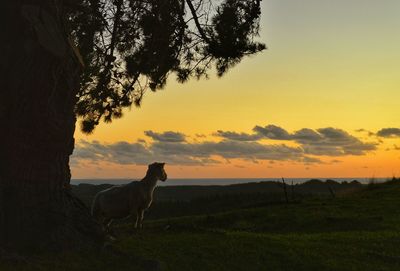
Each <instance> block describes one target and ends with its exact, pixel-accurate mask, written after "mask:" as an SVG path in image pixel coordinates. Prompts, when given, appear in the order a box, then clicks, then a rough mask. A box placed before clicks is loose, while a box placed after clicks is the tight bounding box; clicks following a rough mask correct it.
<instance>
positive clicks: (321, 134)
mask: <svg viewBox="0 0 400 271" xmlns="http://www.w3.org/2000/svg"><path fill="white" fill-rule="evenodd" d="M253 131H254V132H255V133H254V134H247V133H237V132H230V131H228V132H224V131H221V130H219V131H218V132H217V133H216V134H217V135H218V136H220V137H223V138H226V139H229V140H234V141H258V140H260V139H271V140H285V141H292V142H293V143H296V144H298V145H299V147H301V148H302V149H303V150H304V153H305V154H310V155H325V156H343V155H364V154H365V153H366V152H369V151H373V150H376V146H377V145H378V144H377V143H371V142H363V141H361V140H360V139H358V138H356V137H355V136H352V135H350V134H349V133H348V132H346V131H344V130H342V129H338V128H333V127H327V128H320V129H317V130H313V129H310V128H303V129H300V130H298V131H295V132H294V133H289V132H288V131H286V130H285V129H283V128H281V127H279V126H276V125H267V126H264V127H261V126H255V127H254V128H253Z"/></svg>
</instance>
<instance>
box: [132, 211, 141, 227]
mask: <svg viewBox="0 0 400 271" xmlns="http://www.w3.org/2000/svg"><path fill="white" fill-rule="evenodd" d="M135 215H136V220H135V224H134V225H133V227H134V228H135V229H137V228H138V226H139V223H140V222H139V212H136V214H135Z"/></svg>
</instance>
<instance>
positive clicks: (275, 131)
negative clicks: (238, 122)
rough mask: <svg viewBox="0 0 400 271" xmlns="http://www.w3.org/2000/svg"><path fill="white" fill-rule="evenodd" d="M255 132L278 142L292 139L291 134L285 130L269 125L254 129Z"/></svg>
mask: <svg viewBox="0 0 400 271" xmlns="http://www.w3.org/2000/svg"><path fill="white" fill-rule="evenodd" d="M253 131H254V132H256V133H257V134H259V135H262V136H264V137H265V138H269V139H276V140H288V139H290V134H289V133H288V132H287V131H286V130H285V129H283V128H281V127H279V126H276V125H267V126H265V127H261V126H258V125H257V126H256V127H254V128H253Z"/></svg>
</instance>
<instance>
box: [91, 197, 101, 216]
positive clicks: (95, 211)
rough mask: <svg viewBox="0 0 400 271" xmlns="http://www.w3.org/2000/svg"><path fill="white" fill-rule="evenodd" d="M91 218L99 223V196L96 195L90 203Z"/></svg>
mask: <svg viewBox="0 0 400 271" xmlns="http://www.w3.org/2000/svg"><path fill="white" fill-rule="evenodd" d="M92 216H93V217H94V219H96V220H97V221H99V219H100V206H99V194H97V195H96V196H95V197H94V200H93V203H92Z"/></svg>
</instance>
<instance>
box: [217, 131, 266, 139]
mask: <svg viewBox="0 0 400 271" xmlns="http://www.w3.org/2000/svg"><path fill="white" fill-rule="evenodd" d="M213 135H215V136H218V137H222V138H225V139H229V140H235V141H257V140H259V139H261V138H263V136H262V135H260V134H247V133H236V132H231V131H221V130H218V131H217V132H216V133H214V134H213Z"/></svg>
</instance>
